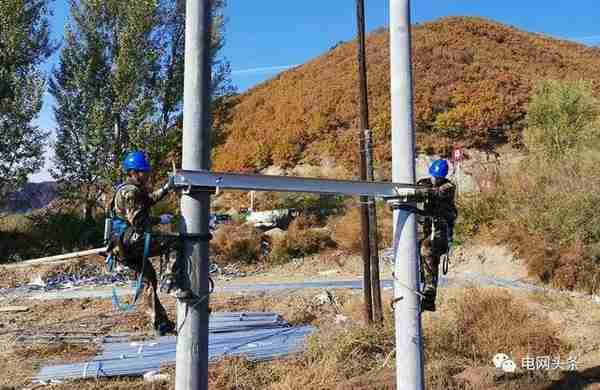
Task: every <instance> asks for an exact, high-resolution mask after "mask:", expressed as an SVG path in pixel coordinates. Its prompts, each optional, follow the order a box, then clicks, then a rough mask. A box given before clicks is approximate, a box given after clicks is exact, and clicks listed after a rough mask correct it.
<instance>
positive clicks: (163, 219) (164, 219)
mask: <svg viewBox="0 0 600 390" xmlns="http://www.w3.org/2000/svg"><path fill="white" fill-rule="evenodd" d="M172 221H173V216H172V215H171V214H163V215H161V216H160V224H161V225H168V224H170V223H171V222H172Z"/></svg>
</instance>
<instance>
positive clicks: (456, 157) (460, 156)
mask: <svg viewBox="0 0 600 390" xmlns="http://www.w3.org/2000/svg"><path fill="white" fill-rule="evenodd" d="M452 157H453V159H454V161H461V160H462V159H463V152H462V149H459V148H456V149H454V151H453V152H452Z"/></svg>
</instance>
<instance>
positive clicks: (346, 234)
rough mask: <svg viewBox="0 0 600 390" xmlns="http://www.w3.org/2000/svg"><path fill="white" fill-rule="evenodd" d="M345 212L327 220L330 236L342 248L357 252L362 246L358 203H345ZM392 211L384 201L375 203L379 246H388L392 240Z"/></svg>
mask: <svg viewBox="0 0 600 390" xmlns="http://www.w3.org/2000/svg"><path fill="white" fill-rule="evenodd" d="M347 210H348V211H347V212H346V214H344V215H342V216H341V217H338V218H333V219H331V221H330V222H329V226H330V229H331V230H332V232H333V234H332V238H333V240H334V241H335V242H336V244H337V245H338V247H339V248H340V249H342V250H345V251H347V252H350V253H359V252H360V250H361V248H362V236H361V223H360V214H361V212H360V205H359V204H358V203H356V202H349V203H348V204H347ZM393 229H394V227H393V222H392V211H391V209H390V208H389V207H387V206H386V205H385V204H384V203H378V204H377V234H378V237H379V248H380V249H381V248H389V247H390V246H392V242H393Z"/></svg>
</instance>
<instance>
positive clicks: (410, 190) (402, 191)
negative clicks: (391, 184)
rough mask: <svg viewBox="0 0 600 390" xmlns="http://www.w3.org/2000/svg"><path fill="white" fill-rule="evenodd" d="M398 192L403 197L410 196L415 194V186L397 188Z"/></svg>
mask: <svg viewBox="0 0 600 390" xmlns="http://www.w3.org/2000/svg"><path fill="white" fill-rule="evenodd" d="M396 194H397V195H398V196H399V197H402V198H408V197H411V196H415V189H414V188H396Z"/></svg>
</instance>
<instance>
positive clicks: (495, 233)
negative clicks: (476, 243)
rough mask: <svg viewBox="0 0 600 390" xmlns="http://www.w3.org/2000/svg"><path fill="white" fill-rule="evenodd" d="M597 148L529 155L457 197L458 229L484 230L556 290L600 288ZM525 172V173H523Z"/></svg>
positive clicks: (599, 177) (463, 230)
mask: <svg viewBox="0 0 600 390" xmlns="http://www.w3.org/2000/svg"><path fill="white" fill-rule="evenodd" d="M597 150H598V148H597V147H596V148H593V149H590V150H588V151H585V152H582V153H580V154H579V155H576V156H564V157H563V158H561V159H560V160H557V161H550V160H542V159H539V158H536V157H535V156H530V157H529V158H527V159H525V160H523V161H521V162H520V163H518V164H515V165H514V166H513V167H511V168H508V167H507V169H506V170H505V171H504V172H503V173H502V175H500V176H498V177H496V178H495V182H494V186H492V187H491V188H489V189H487V190H485V191H484V192H482V193H480V194H477V195H473V196H471V197H469V198H463V199H462V200H461V206H462V207H461V209H460V210H461V211H460V216H459V225H458V230H459V231H460V232H462V233H464V234H466V235H471V234H473V233H476V232H478V231H481V229H482V228H483V230H487V231H488V232H491V233H492V234H491V236H492V237H494V239H495V240H496V241H503V242H506V243H508V244H510V246H511V247H512V249H514V250H515V252H516V255H518V256H519V257H521V258H523V259H525V260H526V262H527V267H528V270H529V273H530V274H531V275H532V276H535V277H537V278H538V279H539V280H541V281H543V282H545V283H549V284H551V285H553V286H554V287H557V288H565V289H576V290H582V291H586V292H596V291H598V288H599V287H600V266H599V264H600V262H599V259H600V213H597V212H596V211H595V210H596V208H597V205H598V203H599V202H600V195H599V193H598V192H597V191H591V190H590V188H596V187H598V186H600V175H599V174H598V172H597V169H596V167H597V166H598V164H599V163H600V156H599V155H598V153H597ZM523 172H527V174H523Z"/></svg>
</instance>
